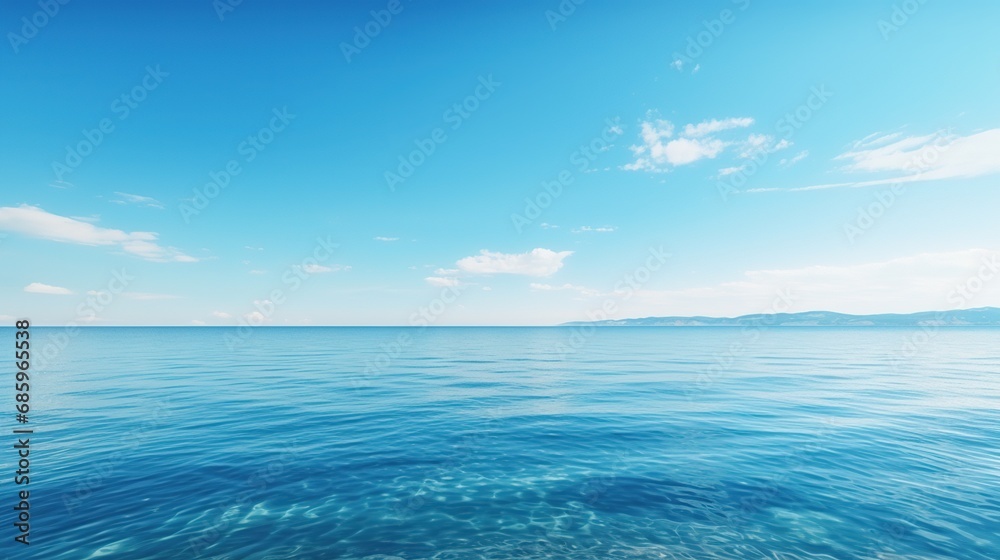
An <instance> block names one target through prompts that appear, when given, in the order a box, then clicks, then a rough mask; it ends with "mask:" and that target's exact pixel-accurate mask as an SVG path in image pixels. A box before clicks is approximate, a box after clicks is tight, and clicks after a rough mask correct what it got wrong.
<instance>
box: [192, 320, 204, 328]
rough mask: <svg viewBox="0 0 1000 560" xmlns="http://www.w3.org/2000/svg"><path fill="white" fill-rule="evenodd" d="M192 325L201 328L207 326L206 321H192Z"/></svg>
mask: <svg viewBox="0 0 1000 560" xmlns="http://www.w3.org/2000/svg"><path fill="white" fill-rule="evenodd" d="M191 324H192V325H195V326H198V327H200V326H203V325H204V324H205V321H202V320H201V319H191Z"/></svg>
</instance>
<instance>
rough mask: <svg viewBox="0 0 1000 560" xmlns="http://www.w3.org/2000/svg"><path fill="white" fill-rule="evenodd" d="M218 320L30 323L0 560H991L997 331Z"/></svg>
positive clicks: (995, 515)
mask: <svg viewBox="0 0 1000 560" xmlns="http://www.w3.org/2000/svg"><path fill="white" fill-rule="evenodd" d="M234 332H235V331H234V330H231V329H211V328H128V329H126V328H100V329H96V328H95V329H85V330H81V331H80V332H79V333H77V334H74V335H72V336H66V337H64V338H63V339H62V340H61V341H60V339H59V337H61V336H62V335H65V334H66V333H65V332H64V331H63V330H61V329H34V331H33V339H32V340H33V342H34V346H33V348H35V352H36V354H38V353H40V352H43V351H44V350H43V348H44V347H45V346H46V345H47V344H49V343H53V344H55V343H57V342H61V343H64V344H65V347H64V348H62V349H61V350H60V351H59V352H58V355H57V356H55V357H54V358H53V359H52V360H50V362H49V363H48V364H47V365H46V366H45V367H44V368H41V369H37V370H35V372H34V379H33V383H32V388H31V390H32V393H33V401H32V403H33V409H32V414H31V425H32V426H33V427H34V428H35V429H36V432H37V433H36V434H35V435H34V436H33V437H32V440H31V444H32V455H31V458H32V463H31V469H32V483H31V486H30V488H31V491H32V498H33V501H32V510H31V511H32V531H31V540H32V541H33V544H32V545H31V547H30V549H24V548H23V547H21V546H20V545H18V546H16V547H15V546H13V545H12V544H11V543H12V540H11V539H12V538H13V536H14V530H13V528H12V527H11V525H10V523H11V517H12V516H11V512H12V510H11V509H10V506H11V505H12V503H13V498H14V485H13V484H11V480H10V478H11V476H12V473H13V470H14V465H13V461H14V454H13V452H12V449H11V444H12V443H14V439H13V438H12V436H10V430H9V429H7V430H5V433H6V434H8V435H7V436H5V437H6V438H7V439H6V440H5V441H4V442H3V448H4V449H5V451H4V452H3V453H2V456H0V464H2V467H0V468H2V469H3V472H4V473H5V474H3V480H4V484H3V491H2V494H0V505H3V510H4V511H6V512H7V513H5V514H4V518H3V526H4V530H3V539H4V549H5V550H7V551H8V554H9V557H10V558H22V557H23V558H45V559H52V560H56V559H86V558H105V559H117V558H129V559H133V558H135V559H156V558H217V559H224V558H225V559H243V558H249V559H274V560H277V559H284V558H302V559H313V558H317V559H318V558H352V559H361V558H368V559H372V560H374V559H379V560H389V559H395V558H402V559H406V560H412V559H418V558H437V559H464V558H566V559H569V558H573V559H589V558H594V559H598V558H600V559H603V558H623V559H624V558H627V559H645V558H650V559H651V558H770V559H790V558H847V559H850V558H980V559H994V558H998V557H1000V537H998V534H1000V376H998V375H1000V374H998V372H1000V330H997V329H994V330H989V329H944V330H940V331H936V332H935V331H931V332H925V331H920V330H916V329H914V330H908V329H792V328H784V329H771V330H769V331H764V332H756V331H744V330H741V329H739V328H606V329H601V330H597V331H596V332H585V333H583V334H582V335H581V334H580V333H579V332H578V331H575V330H573V329H569V328H548V329H544V328H523V329H522V328H439V329H425V330H418V329H392V328H357V329H355V328H285V329H279V328H259V329H254V330H252V332H251V333H250V337H249V338H248V339H246V340H245V342H244V344H242V345H240V346H239V347H237V348H236V349H235V350H231V349H229V348H227V346H226V344H225V342H224V335H225V334H227V333H228V334H233V333H234ZM0 336H2V337H4V338H2V339H0V340H10V341H13V331H12V330H11V329H0ZM907 341H915V344H914V345H913V346H912V348H909V349H907V350H904V348H905V346H906V345H907ZM52 348H56V346H53V347H52ZM567 350H568V351H567ZM50 351H51V350H50ZM39 355H40V354H39ZM40 359H41V358H38V360H40ZM38 360H36V363H37V361H38ZM713 364H714V365H713ZM9 385H10V384H9V383H4V389H3V392H2V394H0V397H2V401H0V402H4V403H8V405H2V406H6V407H7V408H9V409H10V411H9V412H10V417H11V418H10V419H9V420H6V421H5V423H6V424H7V425H8V426H11V425H13V418H12V417H13V403H12V391H11V389H12V388H11V387H9ZM6 414H7V413H4V417H5V418H7V416H6ZM6 473H11V474H10V475H8V474H6Z"/></svg>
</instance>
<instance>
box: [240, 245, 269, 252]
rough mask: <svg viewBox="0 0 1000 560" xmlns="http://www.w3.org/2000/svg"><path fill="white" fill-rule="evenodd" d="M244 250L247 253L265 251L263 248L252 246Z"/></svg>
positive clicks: (247, 246)
mask: <svg viewBox="0 0 1000 560" xmlns="http://www.w3.org/2000/svg"><path fill="white" fill-rule="evenodd" d="M243 248H244V249H246V250H247V251H263V250H264V248H263V247H251V246H250V245H244V246H243Z"/></svg>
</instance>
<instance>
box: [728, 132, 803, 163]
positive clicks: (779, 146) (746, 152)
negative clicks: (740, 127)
mask: <svg viewBox="0 0 1000 560" xmlns="http://www.w3.org/2000/svg"><path fill="white" fill-rule="evenodd" d="M791 145H792V143H791V142H789V141H788V140H785V139H781V140H778V141H775V138H774V136H771V135H770V134H751V135H750V136H748V137H747V139H746V140H745V141H743V142H741V143H740V152H739V154H738V155H739V157H741V158H743V159H748V158H752V157H754V156H756V155H757V154H760V153H774V152H778V151H781V150H784V149H786V148H789V147H791Z"/></svg>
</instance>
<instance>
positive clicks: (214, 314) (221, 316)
mask: <svg viewBox="0 0 1000 560" xmlns="http://www.w3.org/2000/svg"><path fill="white" fill-rule="evenodd" d="M212 317H215V318H216V319H228V318H230V317H232V315H230V314H229V313H226V312H225V311H213V312H212Z"/></svg>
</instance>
